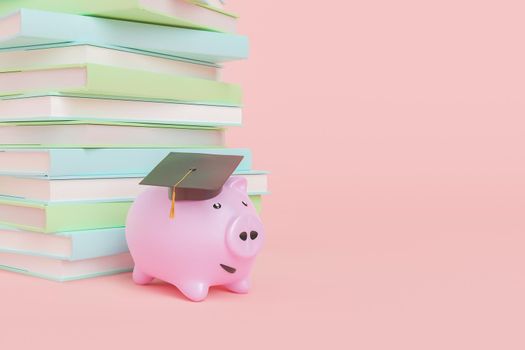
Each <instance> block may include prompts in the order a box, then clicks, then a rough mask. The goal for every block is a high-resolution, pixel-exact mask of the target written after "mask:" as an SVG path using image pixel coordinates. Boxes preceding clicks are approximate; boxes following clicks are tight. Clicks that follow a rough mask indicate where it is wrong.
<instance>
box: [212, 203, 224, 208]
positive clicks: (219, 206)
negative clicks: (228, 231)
mask: <svg viewBox="0 0 525 350" xmlns="http://www.w3.org/2000/svg"><path fill="white" fill-rule="evenodd" d="M213 207H214V208H215V209H221V208H222V205H221V203H215V204H214V205H213Z"/></svg>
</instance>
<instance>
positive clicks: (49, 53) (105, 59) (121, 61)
mask: <svg viewBox="0 0 525 350" xmlns="http://www.w3.org/2000/svg"><path fill="white" fill-rule="evenodd" d="M88 63H92V64H100V65H106V66H118V67H121V68H128V69H138V70H144V71H149V72H153V73H163V74H174V75H182V76H188V77H193V78H203V79H212V80H219V72H220V70H219V67H218V66H217V65H213V64H206V63H203V62H199V63H197V62H194V61H189V60H175V59H173V58H165V57H162V56H161V55H153V54H138V53H135V52H130V51H126V50H125V49H110V48H104V47H98V46H93V45H75V46H64V47H54V48H43V49H33V50H21V51H7V52H0V71H4V72H5V71H18V70H29V69H39V68H45V67H50V66H55V67H57V66H71V65H83V64H88Z"/></svg>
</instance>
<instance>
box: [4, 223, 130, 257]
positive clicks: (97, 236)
mask: <svg viewBox="0 0 525 350" xmlns="http://www.w3.org/2000/svg"><path fill="white" fill-rule="evenodd" d="M126 252H128V245H127V243H126V235H125V229H124V228H123V227H119V228H110V229H98V230H89V231H71V232H62V233H54V234H50V233H38V232H29V231H24V230H18V229H14V228H10V227H5V226H4V227H0V253H14V254H23V255H33V256H40V257H46V258H52V259H60V260H69V261H76V260H85V259H93V258H99V257H103V256H110V255H116V254H121V253H126Z"/></svg>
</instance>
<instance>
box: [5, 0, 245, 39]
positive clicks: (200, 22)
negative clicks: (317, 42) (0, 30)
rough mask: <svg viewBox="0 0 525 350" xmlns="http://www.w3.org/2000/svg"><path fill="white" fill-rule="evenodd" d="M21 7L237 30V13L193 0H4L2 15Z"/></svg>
mask: <svg viewBox="0 0 525 350" xmlns="http://www.w3.org/2000/svg"><path fill="white" fill-rule="evenodd" d="M19 8H28V9H35V10H44V11H52V12H63V13H70V14H77V15H89V16H96V17H104V18H112V19H121V20H127V21H136V22H145V23H153V24H162V25H167V26H175V27H185V28H196V29H204V30H213V31H222V32H235V31H236V26H237V16H236V15H234V14H232V13H228V12H226V11H224V10H222V9H219V8H215V7H211V6H207V5H204V4H201V3H199V2H198V1H191V0H3V1H1V2H0V14H6V13H9V12H12V11H15V10H17V9H19Z"/></svg>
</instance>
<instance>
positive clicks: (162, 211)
mask: <svg viewBox="0 0 525 350" xmlns="http://www.w3.org/2000/svg"><path fill="white" fill-rule="evenodd" d="M170 207H171V202H170V200H169V196H168V194H167V191H166V188H163V187H151V188H148V189H147V190H145V191H144V192H142V193H141V194H140V195H139V196H138V197H137V199H136V200H135V203H134V204H133V205H132V207H131V209H130V211H129V214H128V218H127V224H126V239H127V241H128V246H129V250H130V252H131V255H132V256H133V260H134V261H135V269H134V270H133V280H134V281H135V283H137V284H147V283H149V282H151V281H152V280H153V279H154V278H158V279H161V280H164V281H166V282H168V283H170V284H173V285H175V286H176V287H177V288H179V290H180V291H181V292H182V293H183V294H184V295H185V296H186V297H188V298H189V299H191V300H193V301H201V300H204V299H205V298H206V296H207V295H208V289H209V288H210V287H211V286H224V287H225V288H227V289H228V290H230V291H232V292H235V293H247V292H248V290H249V288H250V280H249V275H250V271H251V268H252V264H253V262H254V260H255V256H256V255H257V253H258V252H259V251H260V249H261V247H262V245H263V241H264V229H263V226H262V223H261V220H260V219H259V217H258V215H257V211H256V209H255V207H254V205H253V204H252V202H251V201H250V199H249V197H248V194H247V183H246V179H245V178H242V177H235V176H233V177H230V178H229V179H228V180H227V181H226V183H225V184H224V186H223V188H222V191H221V192H220V193H219V194H218V195H217V196H216V197H214V198H212V199H208V200H199V201H195V200H187V201H177V202H176V204H175V213H176V215H175V218H174V219H171V218H170V217H169V215H168V213H169V211H170Z"/></svg>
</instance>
